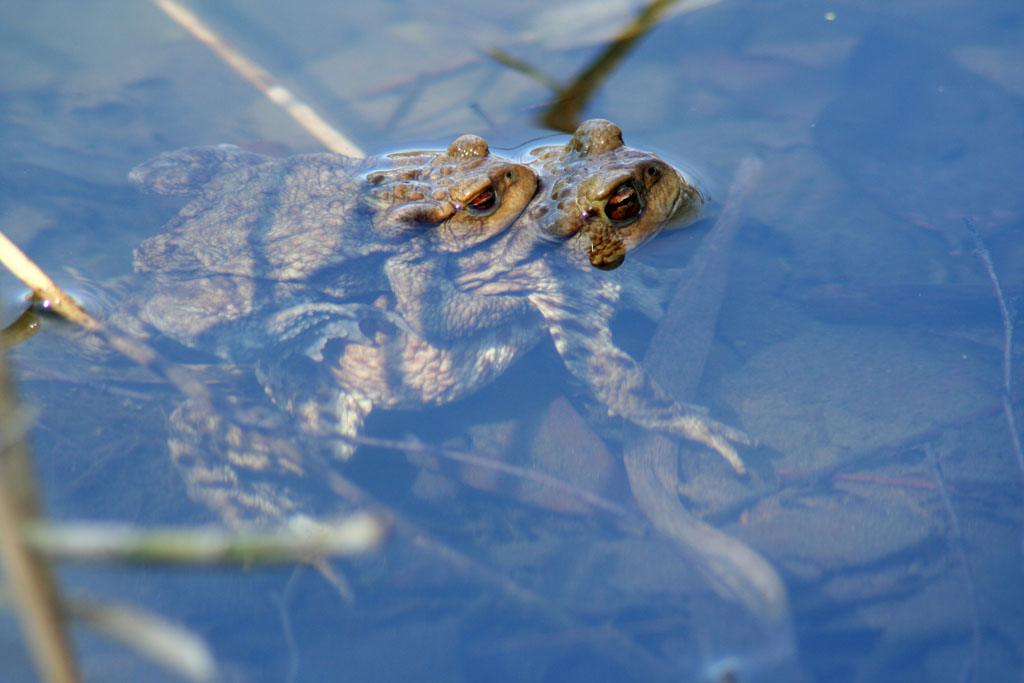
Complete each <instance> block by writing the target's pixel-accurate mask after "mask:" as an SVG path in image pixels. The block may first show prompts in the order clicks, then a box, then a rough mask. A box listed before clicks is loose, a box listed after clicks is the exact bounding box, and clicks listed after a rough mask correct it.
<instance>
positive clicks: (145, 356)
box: [0, 231, 211, 406]
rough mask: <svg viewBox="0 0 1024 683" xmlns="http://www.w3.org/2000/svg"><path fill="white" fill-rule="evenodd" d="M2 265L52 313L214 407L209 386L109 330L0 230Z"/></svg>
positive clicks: (188, 394) (132, 340)
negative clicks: (92, 334)
mask: <svg viewBox="0 0 1024 683" xmlns="http://www.w3.org/2000/svg"><path fill="white" fill-rule="evenodd" d="M0 264H3V265H4V266H6V267H7V269H8V270H9V271H11V273H12V274H13V275H14V276H15V277H16V278H18V279H19V280H21V281H22V283H24V284H25V286H26V287H28V288H29V289H31V290H32V298H33V299H34V300H36V301H38V302H39V303H40V305H41V306H42V307H43V308H45V309H46V310H48V311H51V312H52V313H55V314H57V315H59V316H61V317H62V318H64V319H65V320H68V321H70V322H73V323H75V324H77V325H80V326H81V327H83V328H84V329H86V330H88V331H89V332H93V333H95V334H98V335H100V336H101V337H103V338H104V339H105V340H106V342H107V343H108V344H110V346H111V348H113V349H115V350H116V351H119V352H121V353H123V354H124V355H125V356H127V357H128V358H130V359H132V360H133V361H135V362H136V363H138V364H139V365H141V366H143V367H145V368H149V369H150V370H152V371H153V372H155V373H156V374H157V375H159V376H161V377H164V378H166V379H167V380H168V381H169V382H171V384H173V385H174V386H175V387H177V388H178V389H179V390H180V391H181V392H182V393H183V394H185V395H186V396H188V397H189V398H191V399H193V400H195V401H197V402H199V403H200V404H201V405H203V406H209V405H210V404H211V401H210V396H209V392H207V391H206V387H204V386H203V385H202V383H201V382H200V381H199V380H197V379H196V378H195V376H194V375H193V374H192V373H190V372H189V371H188V370H186V369H185V368H182V367H179V366H176V365H174V364H172V363H170V362H168V361H167V360H166V359H164V358H163V357H162V356H161V355H160V354H158V353H157V352H156V351H155V350H153V349H151V348H150V347H148V346H146V345H145V344H143V343H142V342H140V341H137V340H135V339H132V338H130V337H126V336H124V335H122V334H118V333H117V332H114V331H113V330H111V329H109V328H107V327H105V326H104V325H103V323H101V322H100V321H99V320H97V319H96V318H94V317H92V316H91V315H89V313H88V312H87V311H86V310H85V309H84V308H82V307H81V306H79V305H78V303H77V302H76V301H75V300H74V298H72V296H71V295H70V294H68V293H67V292H65V291H64V290H63V289H61V288H60V287H59V286H58V285H57V284H56V283H55V282H54V281H53V280H52V279H50V276H48V275H47V274H46V273H44V272H43V270H42V269H41V268H40V267H39V266H37V265H36V264H35V263H34V262H33V261H32V259H30V258H29V257H28V256H26V255H25V252H23V251H22V250H21V249H19V248H18V246H17V245H16V244H15V243H14V242H12V241H11V240H10V239H9V238H8V237H7V235H5V234H4V233H3V232H2V231H0Z"/></svg>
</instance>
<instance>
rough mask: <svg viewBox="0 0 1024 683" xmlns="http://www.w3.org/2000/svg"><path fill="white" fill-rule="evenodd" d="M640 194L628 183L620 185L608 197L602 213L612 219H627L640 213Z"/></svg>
mask: <svg viewBox="0 0 1024 683" xmlns="http://www.w3.org/2000/svg"><path fill="white" fill-rule="evenodd" d="M640 208H641V207H640V196H639V195H638V194H637V193H636V188H635V187H633V186H632V185H630V184H626V185H620V186H619V187H617V188H616V189H615V192H614V193H613V194H612V196H611V197H609V198H608V203H607V204H605V206H604V214H605V215H606V216H608V218H610V219H611V220H613V221H619V222H621V221H627V220H629V219H631V218H636V216H637V214H639V213H640Z"/></svg>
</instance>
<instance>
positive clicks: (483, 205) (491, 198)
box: [466, 188, 498, 214]
mask: <svg viewBox="0 0 1024 683" xmlns="http://www.w3.org/2000/svg"><path fill="white" fill-rule="evenodd" d="M497 203H498V195H496V194H495V193H494V190H493V189H492V188H487V189H486V190H482V191H481V192H478V193H477V194H476V196H475V197H473V198H472V199H470V200H469V201H468V202H466V208H468V209H469V210H470V211H472V212H473V213H476V214H483V213H487V212H488V211H490V210H491V209H493V208H494V206H495V204H497Z"/></svg>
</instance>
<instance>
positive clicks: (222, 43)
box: [153, 0, 366, 157]
mask: <svg viewBox="0 0 1024 683" xmlns="http://www.w3.org/2000/svg"><path fill="white" fill-rule="evenodd" d="M153 4H155V5H156V6H157V7H159V8H160V9H162V10H163V11H164V12H165V13H166V14H167V16H169V17H170V18H171V19H173V20H174V21H176V22H177V23H178V25H179V26H181V27H182V28H184V29H185V30H186V31H188V32H189V34H190V35H191V36H192V37H193V38H195V39H196V40H198V41H199V42H201V43H202V44H203V45H205V46H206V47H208V48H210V50H212V51H213V53H214V54H215V55H217V56H218V57H219V58H220V59H221V61H223V62H224V63H225V64H227V65H228V66H229V67H231V68H232V69H234V70H235V73H237V74H238V75H240V76H241V77H242V78H244V79H245V80H246V81H248V82H249V83H250V84H251V85H252V86H253V87H255V88H256V89H257V90H259V91H260V92H261V93H263V95H264V96H265V97H266V98H267V99H268V100H270V101H271V102H273V103H274V104H276V105H277V106H279V107H281V108H282V109H283V110H284V111H285V112H286V113H287V114H288V115H289V116H291V117H292V118H293V119H294V120H295V121H296V122H297V123H298V124H299V125H300V126H302V128H303V129H304V130H305V131H306V132H308V133H309V134H310V135H312V136H313V137H314V138H316V139H317V140H318V141H320V143H321V144H323V146H324V147H326V148H327V149H329V150H330V151H332V152H337V153H338V154H345V155H347V156H350V157H363V156H366V155H365V154H364V153H363V151H362V150H361V149H359V147H358V146H357V145H356V144H355V143H353V142H352V141H351V140H349V139H348V138H347V137H345V135H343V134H342V133H341V132H340V131H338V129H336V128H335V127H334V126H332V125H331V124H329V123H327V121H325V120H324V119H323V117H321V116H320V115H319V114H318V113H316V111H315V110H314V109H313V108H312V107H310V106H309V105H308V104H306V103H305V102H303V101H302V100H300V99H299V98H297V97H296V96H295V95H294V94H293V93H292V91H291V90H289V89H288V88H286V87H285V86H283V85H281V83H280V82H279V81H278V80H277V79H276V78H274V77H273V76H271V75H270V73H269V72H268V71H267V70H266V69H264V68H263V67H262V66H260V65H259V64H257V63H256V62H254V61H252V60H251V59H249V58H248V57H246V56H245V55H244V54H242V52H240V51H239V50H238V49H237V48H236V47H234V46H233V45H231V44H229V43H228V42H227V41H226V40H224V39H223V38H222V37H221V36H220V35H218V34H217V33H216V32H215V31H214V30H213V29H212V28H210V27H209V26H207V25H206V24H205V23H204V22H203V21H202V20H201V19H200V18H199V17H198V16H196V15H195V14H194V13H192V12H191V11H189V10H188V9H186V8H185V7H184V6H183V5H181V3H179V2H177V0H153Z"/></svg>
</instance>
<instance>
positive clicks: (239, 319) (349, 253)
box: [131, 135, 537, 361]
mask: <svg viewBox="0 0 1024 683" xmlns="http://www.w3.org/2000/svg"><path fill="white" fill-rule="evenodd" d="M131 179H132V180H133V181H134V182H135V183H136V184H138V185H140V186H141V187H143V188H144V189H146V190H149V191H151V192H155V193H159V194H173V195H184V196H189V197H192V198H193V199H192V201H191V202H190V203H189V204H188V205H187V206H185V207H184V208H183V209H182V210H181V211H180V212H179V214H178V216H176V217H175V218H174V219H173V220H172V221H171V222H170V223H169V224H168V225H167V226H166V227H165V229H164V230H163V231H162V232H161V233H160V234H158V235H156V236H154V237H152V238H150V239H148V240H146V241H145V242H143V243H142V245H141V246H140V247H139V248H138V249H137V250H136V254H135V269H136V272H138V273H140V274H143V275H145V276H146V277H147V278H148V279H149V280H150V281H151V283H152V291H153V294H152V296H151V297H149V298H148V299H147V300H145V301H144V302H143V303H142V304H141V305H140V307H139V309H140V310H139V313H138V317H139V318H140V319H141V320H142V321H144V322H146V323H149V324H151V325H153V326H154V327H156V328H157V329H158V330H159V331H160V332H162V333H164V334H166V335H168V336H170V337H172V338H173V339H175V340H177V341H178V342H181V343H183V344H185V345H188V346H193V347H197V348H203V349H207V350H212V351H214V352H215V353H217V354H218V355H220V356H221V357H223V358H225V359H226V360H232V361H238V360H242V359H245V358H249V357H251V354H252V352H253V350H254V349H259V348H261V347H262V346H263V343H264V340H263V339H261V338H260V336H259V334H258V333H256V334H253V322H254V320H256V319H257V318H258V317H259V316H260V315H262V314H267V313H268V312H270V311H272V310H274V309H275V308H277V307H279V306H282V305H285V304H287V305H290V306H292V307H294V305H295V304H296V303H297V302H299V301H306V302H308V303H309V307H308V310H307V318H311V319H313V318H315V319H317V320H322V319H324V318H325V317H328V316H330V315H331V313H332V311H333V312H338V313H339V316H341V317H344V314H345V313H344V311H338V309H337V308H336V303H337V302H339V301H342V300H345V299H350V298H351V297H352V296H353V295H369V294H372V293H374V292H378V291H389V290H392V289H395V290H399V291H401V290H404V289H406V288H407V287H408V286H409V285H408V284H407V283H406V282H404V281H403V280H401V278H402V277H404V276H405V272H404V271H396V274H395V276H396V277H397V278H399V280H398V281H395V282H389V281H388V279H387V278H388V275H389V273H388V271H389V269H388V268H387V263H388V260H389V259H390V258H392V257H394V256H395V255H404V256H405V257H406V258H411V257H415V256H416V255H418V254H420V253H422V252H424V251H429V253H430V254H431V255H432V260H431V265H432V267H433V268H434V269H436V268H440V267H442V266H443V264H444V262H445V259H444V257H443V255H444V254H446V253H449V252H457V251H460V250H462V249H465V248H467V247H470V246H473V245H474V244H477V243H479V242H481V241H485V240H487V239H488V238H490V237H492V236H493V235H495V234H497V233H499V232H501V231H502V230H504V229H505V228H506V227H507V226H508V225H509V224H510V223H511V222H512V221H513V220H514V219H515V218H516V217H518V215H519V214H520V212H521V211H522V210H523V209H524V208H525V207H526V205H527V202H529V201H530V199H531V198H532V197H533V195H534V192H535V190H536V187H537V181H536V176H535V174H534V173H533V171H532V170H531V169H529V168H528V167H525V166H523V165H521V164H516V163H513V162H510V161H508V160H505V159H502V158H500V157H495V156H491V155H490V154H489V150H488V148H487V143H486V142H484V140H483V139H481V138H479V137H477V136H473V135H466V136H463V137H461V138H459V139H457V140H455V141H454V142H453V143H452V144H451V145H450V146H449V148H448V149H447V150H446V151H443V152H436V151H428V152H406V153H400V154H391V155H388V156H384V157H373V158H370V159H352V158H349V157H345V156H343V155H340V154H303V155H298V156H293V157H289V158H285V159H276V158H272V157H266V156H263V155H260V154H254V153H251V152H246V151H244V150H241V149H239V148H237V147H234V146H231V145H221V146H217V147H196V148H187V149H183V150H179V151H177V152H171V153H168V154H163V155H161V156H159V157H157V158H156V159H153V160H151V161H149V162H147V163H145V164H142V165H141V166H139V167H137V168H135V169H134V170H133V171H132V173H131ZM430 275H431V271H428V272H425V273H423V276H430ZM440 285H441V287H440V289H439V291H437V292H435V301H436V306H437V309H438V311H445V310H447V309H451V310H454V311H460V310H461V309H463V308H464V307H465V306H464V305H463V304H461V303H460V302H459V299H460V298H464V297H465V295H464V294H462V293H461V292H458V291H456V290H455V289H454V288H452V287H450V286H449V287H445V286H444V285H445V283H444V282H443V281H442V282H441V283H440ZM489 303H491V304H493V305H500V303H501V300H500V298H496V299H493V300H492V301H491V302H489ZM506 303H507V302H506ZM350 310H351V309H350ZM457 318H458V316H457V314H456V315H450V316H448V318H447V319H448V320H450V321H451V325H450V327H449V328H448V329H446V330H445V332H446V333H451V334H456V335H457V334H458V333H459V327H460V324H462V325H464V324H466V323H464V322H461V321H459V320H458V319H457Z"/></svg>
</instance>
